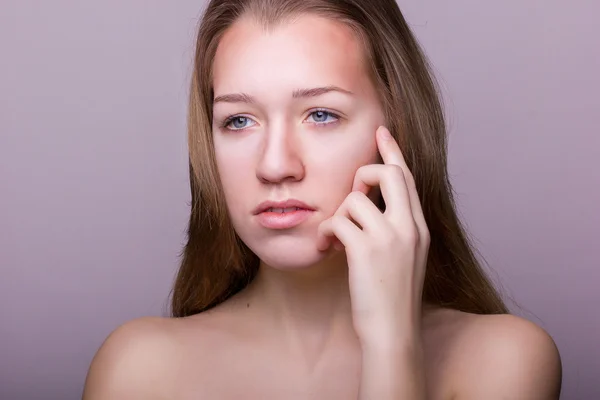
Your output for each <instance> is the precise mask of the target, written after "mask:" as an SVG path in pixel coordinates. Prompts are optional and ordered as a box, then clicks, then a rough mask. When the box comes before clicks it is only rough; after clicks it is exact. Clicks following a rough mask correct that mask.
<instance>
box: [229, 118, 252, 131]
mask: <svg viewBox="0 0 600 400" xmlns="http://www.w3.org/2000/svg"><path fill="white" fill-rule="evenodd" d="M251 121H252V120H251V119H250V118H248V117H242V116H239V115H238V116H236V117H231V118H228V119H227V120H225V123H224V124H223V126H224V127H225V128H226V129H229V130H231V131H239V130H241V129H244V128H248V127H249V126H252V125H248V123H249V122H251Z"/></svg>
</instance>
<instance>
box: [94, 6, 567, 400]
mask: <svg viewBox="0 0 600 400" xmlns="http://www.w3.org/2000/svg"><path fill="white" fill-rule="evenodd" d="M361 55H362V52H361V48H360V44H359V42H358V41H357V40H356V38H355V37H354V36H353V35H352V34H351V32H350V31H349V30H348V29H345V28H344V27H343V26H341V25H340V24H339V23H335V22H332V21H328V20H325V19H322V18H318V17H313V16H304V17H302V18H299V19H298V20H297V21H295V22H294V23H288V24H285V25H284V26H282V27H278V28H277V29H275V30H274V31H273V32H270V33H266V32H264V31H262V30H261V29H260V27H259V26H257V25H256V24H254V23H253V22H252V21H250V20H241V21H239V22H236V24H234V26H233V27H232V28H231V29H230V30H229V31H228V32H227V33H226V35H225V36H224V37H223V39H222V41H221V43H220V46H219V50H218V51H217V55H216V57H215V60H214V69H215V74H214V82H213V86H214V91H215V97H216V98H219V96H221V100H222V101H219V102H215V105H214V123H213V132H214V140H215V154H216V159H217V164H218V168H219V173H220V178H221V181H222V183H223V187H224V190H225V196H226V198H227V205H228V209H229V213H230V215H231V217H232V221H233V223H234V226H235V228H236V231H237V232H238V234H239V235H240V237H241V238H242V239H243V240H244V241H245V242H246V244H247V245H248V246H249V247H250V248H251V249H252V250H253V251H254V252H255V253H256V254H257V255H258V256H259V257H260V259H261V267H260V271H259V274H258V276H257V278H256V279H255V280H254V281H253V282H252V284H251V285H250V286H249V287H248V288H246V289H245V290H243V291H242V292H240V293H239V294H238V295H236V296H235V297H233V298H231V299H230V300H228V301H226V302H225V303H223V304H221V305H219V306H217V307H216V308H214V309H212V310H210V311H207V312H205V313H202V314H199V315H196V316H191V317H187V318H182V319H161V318H145V319H140V320H135V321H132V322H129V323H127V324H125V325H124V326H122V327H120V328H119V329H117V330H116V331H115V332H113V333H112V334H111V335H110V336H109V338H108V339H107V340H106V342H105V343H104V344H103V346H102V347H101V349H100V350H99V351H98V353H97V355H96V357H95V358H94V361H93V362H92V366H91V367H90V372H89V375H88V379H87V381H86V388H85V393H84V398H85V399H86V400H95V399H111V400H120V399H127V400H131V399H352V400H356V399H359V400H365V399H367V398H377V400H386V399H392V398H403V399H405V398H410V399H411V400H416V399H422V398H427V399H444V400H446V399H465V400H466V399H477V400H480V399H487V400H494V399H504V398H506V399H531V400H537V399H539V400H550V399H557V398H558V391H559V388H560V374H561V370H560V359H559V356H558V352H557V350H556V347H555V345H554V342H553V341H552V339H551V338H550V337H549V336H548V335H547V334H546V333H545V332H544V331H543V330H542V329H540V328H539V327H537V326H535V325H534V324H532V323H530V322H528V321H526V320H523V319H520V318H518V317H514V316H510V315H503V316H476V315H471V314H466V313H461V312H458V311H453V310H445V309H439V308H436V307H432V306H430V305H422V304H420V295H419V294H420V292H419V290H417V289H418V287H419V285H420V284H421V283H422V282H417V281H416V282H415V284H414V285H413V284H412V282H409V283H411V284H410V285H406V286H403V285H402V284H404V282H402V279H400V281H399V282H398V285H397V286H394V285H392V286H382V289H381V290H374V289H373V288H374V286H371V287H368V281H369V278H370V277H371V276H375V275H369V274H376V273H382V274H383V275H382V276H394V277H400V278H402V277H404V276H412V275H410V274H407V275H403V274H399V275H398V274H396V275H394V274H395V273H396V272H397V270H400V269H406V271H408V272H411V271H413V270H417V271H418V269H419V268H422V267H423V264H424V263H423V254H425V253H418V254H417V256H414V254H412V253H411V254H409V255H410V256H411V257H409V258H411V262H404V261H405V260H400V264H398V259H399V257H397V256H396V254H394V253H393V251H392V250H395V249H394V247H397V246H391V247H390V248H389V249H387V250H386V251H388V253H389V257H387V258H386V257H384V256H385V255H386V254H384V253H385V252H384V253H381V254H378V255H377V256H378V257H377V258H376V262H375V261H373V260H369V259H367V258H362V259H358V258H356V259H355V260H354V262H353V263H352V262H350V261H349V258H348V260H347V259H346V256H345V254H349V255H352V254H358V253H353V251H354V250H355V249H356V246H362V245H364V243H363V242H364V241H363V240H362V239H360V240H358V241H354V243H353V241H352V240H350V239H348V237H349V236H351V234H348V235H346V233H348V232H349V231H344V230H342V229H341V228H340V226H338V227H335V226H332V225H331V224H330V223H328V222H327V221H330V220H331V217H332V215H334V213H336V214H337V213H338V212H339V210H340V209H343V212H342V213H341V214H342V215H338V217H340V216H341V217H343V218H345V216H344V213H346V214H347V213H350V215H351V216H352V217H354V216H356V217H357V218H359V217H361V216H359V215H357V214H354V215H353V214H352V212H354V213H356V212H357V210H356V209H354V210H352V207H351V205H349V203H348V202H347V199H348V195H349V193H350V192H351V191H352V190H353V189H356V188H355V183H356V182H355V177H356V176H358V175H359V174H361V172H359V171H361V168H363V167H364V166H366V165H367V166H368V165H370V164H373V163H376V162H377V160H378V155H379V154H381V156H382V157H383V159H384V160H383V161H384V164H385V165H380V166H377V167H376V168H375V169H374V168H371V169H370V170H369V171H372V172H373V175H369V174H371V172H368V171H367V170H366V169H364V168H363V169H362V171H363V172H362V175H363V178H364V179H365V180H366V181H369V182H370V181H375V180H379V179H380V180H381V185H380V186H381V187H382V189H383V188H384V187H387V188H388V189H390V188H394V189H396V188H400V187H402V188H404V189H406V188H405V186H401V185H405V183H404V182H400V181H397V182H395V181H390V180H389V179H391V178H390V175H389V174H387V173H386V176H385V177H384V176H383V175H382V176H381V177H379V176H376V175H377V174H376V173H378V172H377V171H379V170H381V171H384V170H385V171H387V170H386V169H385V168H388V169H389V167H390V166H395V167H396V169H395V170H396V171H398V169H397V168H400V166H402V168H404V167H405V165H404V164H402V155H401V149H399V148H398V147H397V144H395V142H393V141H387V142H386V140H385V139H382V137H383V136H377V139H376V135H375V132H376V131H377V132H381V131H380V130H378V127H379V126H381V125H383V123H384V121H383V114H382V111H381V105H380V103H379V99H378V96H377V92H376V90H375V88H374V86H373V85H372V83H371V82H370V80H369V78H368V74H367V72H366V69H365V66H364V63H363V61H364V60H363V59H362V56H361ZM315 87H336V88H341V89H343V92H345V93H342V92H339V91H335V92H328V93H322V94H320V95H314V93H313V96H309V97H306V96H304V97H302V96H299V97H298V96H292V93H294V92H295V91H297V90H298V89H305V88H315ZM231 93H244V94H247V95H250V96H252V97H253V99H254V101H252V102H245V101H240V100H243V99H244V97H240V96H238V97H237V98H236V97H235V96H234V97H231V96H229V97H227V96H225V95H230V94H231ZM348 93H351V94H348ZM223 96H224V97H223ZM245 98H246V99H247V97H245ZM315 108H319V109H322V110H325V111H321V114H314V110H315ZM330 111H331V112H332V113H333V114H328V113H329V112H330ZM334 115H337V117H336V116H334ZM231 116H238V117H241V119H238V120H237V121H236V123H235V124H233V128H235V129H232V125H231V124H230V123H228V122H227V121H228V118H230V117H231ZM317 117H318V118H325V119H323V121H324V122H321V123H317V121H315V118H317ZM324 171H326V172H327V173H324ZM365 171H367V172H368V173H367V172H365ZM408 176H410V172H409V171H406V170H404V177H405V178H406V177H408ZM375 178H377V179H375ZM388 178H389V179H388ZM386 179H388V180H387V181H386ZM363 183H364V182H363ZM386 185H387V186H386ZM363 186H364V185H363ZM323 188H327V190H323ZM363 189H364V188H363ZM240 192H243V193H245V195H244V196H239V193H240ZM382 192H383V190H382ZM405 192H406V193H408V191H406V190H405ZM412 195H414V193H412ZM385 196H386V194H385V193H384V198H385ZM390 196H391V194H390ZM407 196H408V195H407ZM407 196H405V198H403V199H400V198H399V199H400V200H402V201H397V202H395V203H394V204H391V203H388V198H386V205H390V207H388V208H389V209H391V210H392V211H394V210H396V211H398V212H401V211H406V208H403V207H406V204H407V203H408V197H407ZM286 197H294V198H298V199H300V200H302V201H304V202H307V203H309V205H311V206H313V207H314V208H315V211H314V213H313V214H312V216H311V217H310V219H308V220H307V221H305V222H304V223H303V224H301V225H299V226H298V227H297V228H294V229H293V230H287V231H285V230H284V231H272V230H269V229H265V228H263V227H260V226H259V225H258V224H257V223H256V220H255V216H253V215H252V214H251V210H252V209H253V208H254V207H255V206H256V205H257V204H258V203H259V202H260V201H264V200H267V199H269V200H272V199H277V200H281V199H282V198H286ZM359 200H360V201H362V203H361V204H362V205H363V206H361V207H359V209H360V210H365V209H366V208H365V207H364V205H365V204H366V203H365V202H368V200H367V198H366V197H364V198H363V197H361V198H359ZM412 200H414V199H411V201H412ZM403 202H404V204H401V203H403ZM417 202H418V201H417ZM412 204H413V208H412V210H413V214H410V215H416V217H415V220H418V218H419V215H417V214H414V211H415V210H416V207H414V204H416V203H414V202H413V203H412ZM368 205H369V206H372V204H368ZM345 207H346V208H345ZM370 212H371V213H372V214H371V215H372V216H374V217H376V218H367V219H365V224H366V223H368V222H369V221H370V220H374V219H377V218H379V217H380V216H379V215H375V214H373V213H375V212H377V210H375V209H371V210H370ZM390 214H391V212H390ZM404 215H409V214H408V213H405V214H404ZM390 218H391V217H390ZM381 223H382V224H383V223H387V220H384V219H381ZM398 226H402V225H398ZM323 227H325V228H323ZM352 228H356V227H355V226H352ZM376 228H377V227H375V228H374V230H377V229H376ZM413 228H414V227H413ZM336 229H337V230H336ZM323 235H325V236H326V237H327V238H329V239H332V237H334V236H338V239H339V240H340V241H341V242H343V243H342V244H343V246H345V249H342V250H341V251H340V250H335V249H333V248H331V247H327V246H321V245H322V242H323V240H325V239H324V237H323ZM346 236H348V237H346ZM357 237H358V236H357ZM321 247H322V248H321ZM423 247H424V249H425V250H426V247H427V246H423ZM421 250H423V249H421ZM407 254H408V253H407ZM413 256H414V257H413ZM357 260H358V261H357ZM415 260H416V261H415ZM419 260H420V261H419ZM388 261H394V262H395V263H389V262H388ZM387 264H389V265H387ZM361 267H362V270H361V269H360V268H361ZM366 267H368V268H366ZM371 267H377V268H372V269H371ZM383 267H386V268H388V267H389V268H388V270H385V269H384V268H383ZM349 271H350V273H349ZM353 271H354V273H355V274H357V273H362V274H364V275H361V278H360V279H352V273H353ZM365 273H368V274H365ZM385 274H388V275H385ZM421 275H422V271H421V272H420V273H419V274H417V275H416V276H421ZM356 276H357V275H354V277H355V278H356ZM349 281H350V284H349ZM382 281H383V278H382ZM413 286H414V287H417V289H415V290H414V293H413ZM386 296H387V297H386ZM402 296H404V297H402ZM392 303H393V304H394V305H395V306H396V308H391V307H390V308H387V307H388V304H392ZM357 304H358V305H359V306H360V309H361V310H363V311H364V310H368V311H369V312H367V313H365V312H363V313H362V314H361V313H360V312H359V313H358V314H359V315H360V316H361V317H362V318H363V319H362V320H361V318H357V311H356V307H357ZM409 314H410V315H409ZM373 315H375V316H380V317H378V318H374V319H369V318H370V317H371V316H373ZM396 315H399V316H400V317H401V318H398V319H397V320H394V321H393V322H394V323H393V324H389V325H388V324H387V321H390V320H392V319H394V318H395V316H396ZM406 315H408V316H406ZM365 316H366V317H367V318H366V319H364V318H365ZM381 316H383V317H381ZM371 322H372V323H371ZM392 333H393V334H392ZM415 333H416V335H415ZM415 336H417V337H415ZM407 338H409V339H410V343H411V346H409V349H410V350H412V349H417V348H418V349H422V354H420V352H419V354H417V355H415V354H409V355H406V354H403V351H398V349H403V346H405V344H406V343H408V341H407V340H406V339H407ZM396 340H397V341H398V343H399V346H398V347H395V346H394V341H396ZM413 343H414V348H413V346H412V344H413ZM379 344H382V346H383V347H382V348H379V349H375V350H373V348H374V347H377V346H378V345H379ZM382 350H383V351H382ZM388 350H389V351H388ZM396 352H397V353H398V354H399V355H398V357H397V359H394V357H395V353H396ZM409 353H410V352H409ZM374 354H376V355H377V356H376V357H375V356H374ZM365 359H368V360H369V362H366V363H365ZM413 367H414V368H413ZM413 369H414V372H415V375H414V376H416V377H417V379H420V378H419V377H421V376H423V377H425V378H426V379H425V380H424V382H425V385H424V386H425V387H424V388H421V387H420V385H415V386H414V388H409V390H408V391H405V392H402V390H403V389H404V388H406V387H408V386H410V385H412V384H413V380H414V379H413V375H412V372H413ZM417 373H418V374H417ZM382 376H383V377H384V380H382V381H380V379H381V377H382ZM386 376H389V378H390V379H388V381H397V382H401V383H402V385H396V386H400V387H393V386H394V385H390V390H388V391H387V392H386V393H387V394H386V396H379V395H373V393H379V392H377V390H378V388H379V387H381V384H380V382H385V377H386ZM361 386H362V387H361ZM365 388H368V389H365ZM394 393H401V394H405V393H410V394H411V395H410V396H407V395H402V396H394ZM413 394H414V395H413Z"/></svg>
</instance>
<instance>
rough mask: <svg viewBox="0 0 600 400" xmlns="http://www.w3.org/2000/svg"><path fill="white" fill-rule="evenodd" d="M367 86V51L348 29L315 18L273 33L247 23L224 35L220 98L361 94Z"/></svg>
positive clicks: (216, 70)
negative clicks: (333, 88)
mask: <svg viewBox="0 0 600 400" xmlns="http://www.w3.org/2000/svg"><path fill="white" fill-rule="evenodd" d="M368 84H369V79H368V74H367V69H366V68H365V58H364V50H363V46H362V44H361V42H360V40H358V38H357V36H356V34H355V33H354V32H353V31H352V30H351V28H349V27H348V26H346V25H344V24H343V23H340V22H336V21H333V20H330V19H326V18H323V17H319V16H314V15H303V16H300V17H298V18H295V19H293V20H290V21H289V22H283V23H281V24H279V25H278V26H276V27H275V28H274V29H271V30H269V31H267V30H265V29H264V28H263V27H262V26H261V25H260V24H258V23H256V22H255V21H254V20H253V19H252V18H250V17H243V18H241V19H240V20H238V21H237V22H235V23H234V24H233V25H232V26H231V28H229V29H228V30H227V31H226V32H225V34H224V35H223V37H222V38H221V41H220V42H219V46H218V48H217V53H216V55H215V59H214V61H213V85H214V88H215V92H234V91H254V92H260V91H261V89H262V90H263V91H264V90H265V89H267V88H269V89H270V90H280V91H281V90H284V89H285V90H288V89H289V90H294V89H297V88H299V87H307V86H320V85H337V86H340V87H342V88H345V89H348V90H351V91H353V92H360V91H362V90H364V89H362V90H361V86H364V85H368Z"/></svg>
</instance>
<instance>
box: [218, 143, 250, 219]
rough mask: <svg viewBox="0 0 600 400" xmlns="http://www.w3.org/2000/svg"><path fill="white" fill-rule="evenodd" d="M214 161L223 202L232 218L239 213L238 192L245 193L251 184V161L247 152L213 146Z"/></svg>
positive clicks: (239, 200)
mask: <svg viewBox="0 0 600 400" xmlns="http://www.w3.org/2000/svg"><path fill="white" fill-rule="evenodd" d="M215 160H216V163H217V171H218V174H219V180H220V182H221V186H222V187H223V192H224V194H225V202H226V203H227V208H228V209H229V212H230V214H231V215H232V217H235V215H236V214H237V211H238V210H239V211H241V208H242V207H241V196H240V195H239V194H240V192H246V191H247V188H248V186H249V185H250V184H251V183H252V182H253V180H252V179H251V178H253V176H250V175H249V174H251V173H253V171H254V170H253V169H252V168H251V165H250V164H251V162H252V161H251V160H250V159H249V157H248V152H237V151H236V150H235V148H230V147H229V146H219V144H218V143H216V144H215Z"/></svg>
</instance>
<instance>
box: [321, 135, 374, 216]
mask: <svg viewBox="0 0 600 400" xmlns="http://www.w3.org/2000/svg"><path fill="white" fill-rule="evenodd" d="M373 132H374V130H373ZM374 136H375V135H374V134H373V135H372V136H369V135H366V134H363V135H360V137H357V139H356V140H352V141H350V140H344V141H340V142H339V143H336V145H330V146H328V147H327V148H323V149H321V150H322V151H321V156H320V157H319V159H316V158H315V159H314V160H313V161H314V162H313V165H314V166H315V168H314V171H316V172H317V174H316V175H317V177H316V180H317V181H319V183H318V186H319V187H323V188H328V190H327V191H326V192H325V193H327V196H328V197H329V198H330V202H331V203H330V204H333V205H335V207H336V208H337V207H338V206H339V205H340V204H341V203H342V201H343V200H344V198H345V197H346V196H347V195H348V194H349V193H350V191H351V190H352V184H353V182H354V176H355V175H356V171H357V170H358V169H359V168H360V167H362V166H363V165H368V164H374V163H378V162H379V153H378V151H377V143H376V141H375V138H374ZM375 197H377V196H375ZM334 211H335V210H334Z"/></svg>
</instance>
